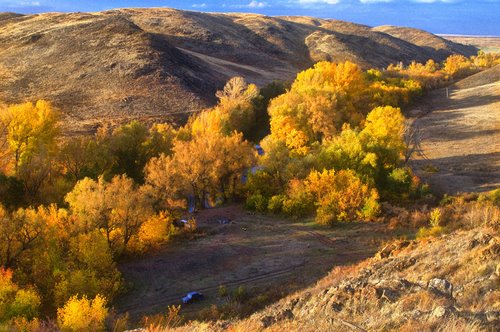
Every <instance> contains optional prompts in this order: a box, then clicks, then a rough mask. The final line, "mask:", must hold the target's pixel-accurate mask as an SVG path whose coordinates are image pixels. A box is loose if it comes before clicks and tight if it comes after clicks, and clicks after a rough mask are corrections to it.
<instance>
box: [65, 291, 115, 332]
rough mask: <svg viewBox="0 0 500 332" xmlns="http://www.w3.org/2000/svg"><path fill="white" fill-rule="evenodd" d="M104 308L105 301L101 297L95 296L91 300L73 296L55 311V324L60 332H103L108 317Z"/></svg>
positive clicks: (106, 309) (85, 297)
mask: <svg viewBox="0 0 500 332" xmlns="http://www.w3.org/2000/svg"><path fill="white" fill-rule="evenodd" d="M106 306H107V300H106V298H105V297H103V296H101V295H96V296H95V297H94V298H93V299H88V297H87V296H85V295H83V296H82V297H81V298H80V297H79V296H76V295H75V296H73V297H72V298H71V299H69V300H68V302H67V303H66V304H65V305H64V306H63V307H62V308H60V309H58V310H57V322H58V324H59V327H60V328H61V330H62V331H75V332H76V331H79V332H94V331H96V332H97V331H104V330H105V320H106V317H107V315H108V308H107V307H106Z"/></svg>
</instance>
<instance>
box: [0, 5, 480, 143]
mask: <svg viewBox="0 0 500 332" xmlns="http://www.w3.org/2000/svg"><path fill="white" fill-rule="evenodd" d="M0 44H1V45H2V48H1V49H0V101H2V102H4V103H17V102H22V101H25V100H36V99H48V100H50V101H52V102H53V103H54V104H55V106H56V107H57V108H59V109H61V111H62V114H63V117H64V122H65V132H66V133H76V132H85V133H88V132H92V131H93V130H95V128H96V127H97V126H99V125H100V124H101V123H102V122H103V121H106V122H110V123H111V124H113V123H122V122H125V121H129V120H131V119H141V120H142V121H155V120H156V121H158V120H174V121H175V120H177V121H183V120H184V119H185V118H186V116H187V114H189V113H190V112H193V111H198V110H200V109H202V108H203V107H207V106H210V105H212V104H213V103H214V102H215V97H214V93H215V91H216V90H217V89H220V88H221V87H222V86H223V85H224V83H225V82H226V81H227V80H228V79H229V78H230V77H233V76H236V75H239V76H243V77H245V78H246V79H247V80H248V81H250V82H253V83H257V84H259V85H263V84H265V83H267V82H270V81H273V80H287V79H291V78H293V77H294V76H295V74H296V73H297V72H299V71H301V70H303V69H304V68H307V67H309V66H311V65H312V64H313V63H314V62H316V61H319V60H331V61H344V60H351V61H354V62H356V63H358V64H360V65H361V66H362V67H364V68H366V67H385V66H387V65H388V64H389V63H395V62H399V61H403V62H409V61H411V60H417V61H426V60H427V59H429V58H434V59H436V60H443V59H444V58H445V57H446V56H448V55H450V54H452V53H461V54H464V55H471V54H474V53H475V52H476V49H475V48H474V47H471V46H463V45H459V44H455V43H453V42H449V41H445V40H444V39H442V38H440V37H437V36H434V35H432V34H429V33H426V32H423V31H420V30H416V29H409V28H397V27H390V28H388V27H379V28H371V27H368V26H364V25H359V24H354V23H349V22H343V21H338V20H322V19H315V18H311V17H267V16H262V15H255V14H208V13H200V12H190V11H180V10H174V9H166V8H162V9H122V10H112V11H106V12H99V13H65V14H62V13H46V14H38V15H19V14H12V13H0Z"/></svg>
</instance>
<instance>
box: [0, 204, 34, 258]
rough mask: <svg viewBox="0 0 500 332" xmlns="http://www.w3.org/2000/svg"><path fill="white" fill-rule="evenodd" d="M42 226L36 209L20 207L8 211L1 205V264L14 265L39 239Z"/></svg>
mask: <svg viewBox="0 0 500 332" xmlns="http://www.w3.org/2000/svg"><path fill="white" fill-rule="evenodd" d="M42 227H43V225H42V223H41V220H40V219H39V218H38V217H37V215H36V211H35V210H33V209H19V210H17V211H15V212H13V213H8V212H7V211H6V210H5V209H4V208H3V207H2V206H0V239H1V241H0V266H6V267H10V266H12V265H13V263H14V262H15V260H16V259H17V258H18V257H19V256H20V255H21V254H22V253H24V252H25V251H27V250H28V249H30V248H31V247H32V246H33V245H34V243H35V241H36V240H37V239H39V237H40V235H41V233H42Z"/></svg>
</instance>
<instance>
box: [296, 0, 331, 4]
mask: <svg viewBox="0 0 500 332" xmlns="http://www.w3.org/2000/svg"><path fill="white" fill-rule="evenodd" d="M339 2H340V0H299V3H300V4H303V5H311V4H327V5H336V4H338V3H339Z"/></svg>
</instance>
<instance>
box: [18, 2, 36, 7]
mask: <svg viewBox="0 0 500 332" xmlns="http://www.w3.org/2000/svg"><path fill="white" fill-rule="evenodd" d="M19 6H23V7H39V6H40V1H23V2H20V3H19Z"/></svg>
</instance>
